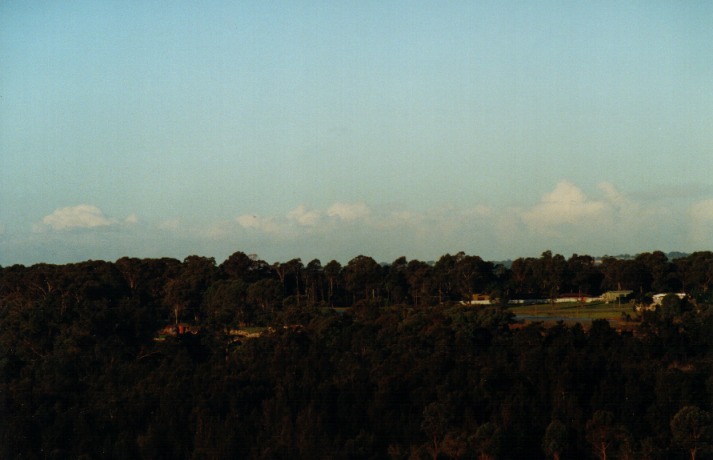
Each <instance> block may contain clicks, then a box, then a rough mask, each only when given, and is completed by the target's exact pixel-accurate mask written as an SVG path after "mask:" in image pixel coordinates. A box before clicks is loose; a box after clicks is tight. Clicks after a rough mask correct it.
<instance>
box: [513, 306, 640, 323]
mask: <svg viewBox="0 0 713 460" xmlns="http://www.w3.org/2000/svg"><path fill="white" fill-rule="evenodd" d="M510 311H512V312H513V313H515V314H516V315H521V316H543V317H548V316H553V317H556V316H559V317H567V318H583V319H585V318H586V319H616V320H618V319H621V318H622V316H623V315H627V314H628V315H633V313H634V307H633V305H632V304H629V303H623V304H616V303H604V302H589V303H579V302H566V303H556V304H554V305H552V304H537V305H518V306H512V307H510Z"/></svg>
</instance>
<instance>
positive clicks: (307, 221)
mask: <svg viewBox="0 0 713 460" xmlns="http://www.w3.org/2000/svg"><path fill="white" fill-rule="evenodd" d="M320 216H321V214H320V212H319V211H316V210H308V209H307V208H305V207H304V205H300V206H298V207H296V208H295V209H293V210H292V211H290V212H288V213H287V218H288V219H289V220H291V221H293V222H296V223H298V224H299V225H302V226H305V227H313V226H315V225H317V223H319V218H320Z"/></svg>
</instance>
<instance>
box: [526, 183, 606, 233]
mask: <svg viewBox="0 0 713 460" xmlns="http://www.w3.org/2000/svg"><path fill="white" fill-rule="evenodd" d="M613 191H614V190H613V189H612V190H610V192H613ZM607 207H608V205H607V203H605V202H604V201H598V200H590V199H588V198H587V196H586V195H585V194H584V192H582V190H581V189H580V188H579V187H577V186H576V185H574V184H572V183H571V182H568V181H562V182H560V183H559V184H557V186H556V187H555V189H554V190H553V191H552V192H550V193H547V194H545V195H544V196H543V197H542V200H541V201H540V202H539V203H537V204H536V205H535V206H533V207H532V208H531V209H529V210H527V211H524V212H523V213H522V216H521V217H522V221H523V222H524V223H525V224H526V225H528V226H529V227H530V228H531V229H533V230H536V231H541V232H545V233H548V232H553V231H554V229H555V228H556V227H557V226H560V225H562V224H571V225H580V224H582V223H585V222H588V223H589V224H591V222H592V220H593V219H596V218H598V217H601V216H603V215H604V214H605V212H606V210H607Z"/></svg>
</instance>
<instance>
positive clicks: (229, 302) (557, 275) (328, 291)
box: [0, 251, 713, 459]
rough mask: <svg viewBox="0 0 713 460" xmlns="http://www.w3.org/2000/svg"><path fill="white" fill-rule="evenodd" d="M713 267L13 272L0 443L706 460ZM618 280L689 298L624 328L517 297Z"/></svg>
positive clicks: (206, 266)
mask: <svg viewBox="0 0 713 460" xmlns="http://www.w3.org/2000/svg"><path fill="white" fill-rule="evenodd" d="M711 280H713V254H711V253H709V252H698V253H693V254H690V255H688V256H685V257H681V258H677V259H674V260H668V258H667V256H666V255H665V254H663V253H661V252H653V253H646V254H640V255H638V256H636V257H634V258H631V259H617V258H604V259H603V260H601V262H599V261H596V260H595V259H593V258H592V257H590V256H578V255H573V256H572V257H570V258H569V259H566V258H564V257H563V256H561V255H558V254H555V255H553V254H552V253H551V252H549V251H548V252H545V253H543V254H542V255H541V257H539V258H522V259H517V260H515V261H513V262H512V264H511V266H509V267H506V266H504V265H503V264H494V263H492V262H487V261H484V260H482V259H481V258H480V257H477V256H468V255H466V254H464V253H458V254H455V255H448V254H447V255H444V256H443V257H441V258H440V259H439V260H438V261H436V262H434V263H426V262H421V261H417V260H416V261H415V260H410V261H409V260H406V259H405V258H399V259H397V260H396V261H394V262H393V263H391V264H379V263H377V262H376V261H375V260H374V259H372V258H370V257H366V256H359V257H356V258H354V259H352V260H351V261H349V262H348V263H347V264H346V265H344V266H342V265H341V264H339V263H338V262H336V261H331V262H329V263H327V264H326V265H322V263H321V262H320V261H319V260H313V261H310V262H309V263H307V264H306V265H305V264H303V263H302V262H301V261H300V260H299V259H294V260H291V261H288V262H284V263H273V264H268V263H266V262H265V261H262V260H260V259H259V258H257V257H254V256H248V255H246V254H244V253H242V252H237V253H235V254H233V255H231V256H230V257H229V258H227V259H226V260H225V261H224V262H223V263H221V264H216V262H215V260H214V259H212V258H206V257H200V256H189V257H187V258H186V259H184V260H183V261H179V260H176V259H171V258H163V259H136V258H122V259H119V260H117V261H115V262H103V261H87V262H82V263H78V264H67V265H48V264H37V265H33V266H29V267H25V266H20V265H15V266H9V267H3V268H0V376H1V377H0V398H1V400H2V406H1V407H2V411H1V413H0V457H1V458H32V459H34V458H37V459H40V458H117V459H119V458H120V459H124V458H126V459H129V458H131V459H135V458H147V459H148V458H171V459H183V458H185V459H189V458H190V459H222V458H255V459H280V458H285V459H287V458H345V459H346V458H354V459H362V458H363V459H372V458H373V459H377V458H394V459H406V458H409V459H416V458H431V459H448V458H455V459H459V458H463V459H465V458H479V459H508V458H534V459H537V458H557V459H560V458H561V459H565V458H572V459H573V458H598V459H606V458H637V459H645V458H651V459H655V458H659V459H664V458H666V459H669V458H692V459H693V458H705V456H706V455H710V454H711V453H712V452H711V451H710V447H711V446H710V441H711V439H712V438H711V437H712V436H713V433H712V432H711V418H710V417H711V415H710V413H711V410H712V409H713V366H711V363H712V362H713V350H712V348H711V343H710V337H711V336H712V335H711V334H712V333H713V302H711V292H710V290H711ZM611 289H617V290H620V289H628V290H632V291H634V293H635V295H636V297H637V298H638V300H640V301H647V299H649V297H650V296H651V295H652V294H653V293H656V292H680V291H683V292H686V293H688V294H689V298H688V299H685V300H681V301H676V307H677V308H675V309H673V310H666V311H663V310H662V311H654V312H648V313H646V314H645V315H644V316H643V319H642V322H641V324H640V326H639V327H638V329H637V330H636V333H623V334H619V333H617V332H616V331H615V330H614V329H613V328H612V327H611V326H610V325H609V323H607V322H606V321H604V320H597V321H594V322H592V323H591V326H590V327H588V328H586V329H585V328H583V327H582V326H581V325H574V326H566V325H564V324H562V323H558V324H556V325H555V326H553V327H545V325H544V324H542V323H534V324H530V325H527V326H525V327H522V326H520V327H514V326H515V325H514V318H513V315H512V313H511V312H510V311H509V310H508V309H507V308H506V307H504V305H506V302H505V301H506V300H508V299H516V298H534V297H537V298H550V297H554V296H557V295H560V294H562V293H568V292H577V293H588V294H597V293H600V292H602V291H605V290H611ZM475 293H488V294H490V295H491V298H492V299H494V303H493V305H491V306H483V307H481V306H478V307H470V306H464V305H462V304H461V303H460V302H461V301H462V300H467V299H470V298H472V295H473V294H475ZM340 307H350V308H345V309H342V308H340ZM184 322H185V323H190V324H193V325H196V326H199V327H200V332H199V333H198V334H195V335H193V334H183V335H177V336H175V337H168V338H167V339H166V340H162V341H159V340H156V339H157V331H159V330H160V329H162V328H163V327H165V326H167V325H171V324H177V323H184ZM258 325H259V326H263V327H267V326H270V328H269V329H265V332H264V333H263V334H262V335H261V336H260V337H259V338H256V339H250V340H248V339H244V338H241V337H238V338H236V337H235V336H233V335H231V333H230V330H231V329H235V328H240V327H243V328H244V327H248V326H258Z"/></svg>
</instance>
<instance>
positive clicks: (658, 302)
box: [653, 292, 686, 305]
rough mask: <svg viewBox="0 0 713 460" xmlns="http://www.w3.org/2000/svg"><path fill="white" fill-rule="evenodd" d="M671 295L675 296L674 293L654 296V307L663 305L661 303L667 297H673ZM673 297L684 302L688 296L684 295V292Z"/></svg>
mask: <svg viewBox="0 0 713 460" xmlns="http://www.w3.org/2000/svg"><path fill="white" fill-rule="evenodd" d="M671 294H673V293H672V292H666V293H661V294H654V295H653V301H654V305H661V302H663V299H664V297H666V296H667V295H671ZM673 295H675V296H677V297H678V298H679V299H681V300H683V299H685V298H686V294H685V293H683V292H678V293H676V294H673Z"/></svg>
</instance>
